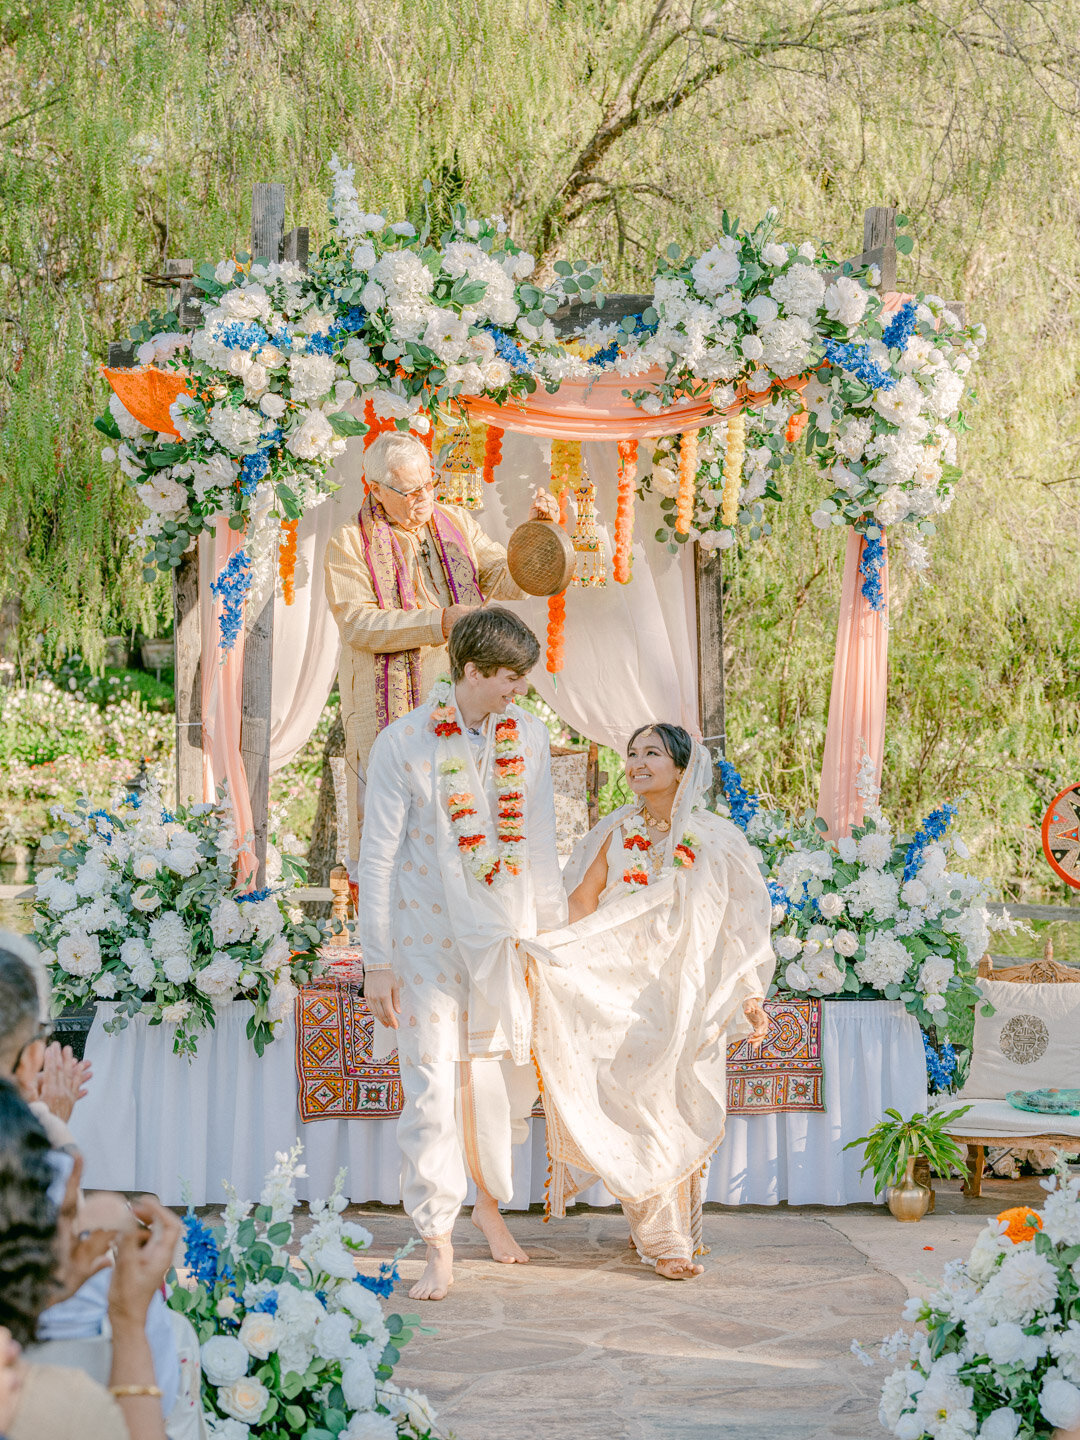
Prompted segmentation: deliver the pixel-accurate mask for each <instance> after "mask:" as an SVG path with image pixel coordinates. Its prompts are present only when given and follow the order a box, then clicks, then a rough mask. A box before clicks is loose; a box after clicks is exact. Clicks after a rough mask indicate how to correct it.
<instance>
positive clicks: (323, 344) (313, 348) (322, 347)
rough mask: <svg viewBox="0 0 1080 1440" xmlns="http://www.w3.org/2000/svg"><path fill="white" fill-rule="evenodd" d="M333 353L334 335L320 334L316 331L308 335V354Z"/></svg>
mask: <svg viewBox="0 0 1080 1440" xmlns="http://www.w3.org/2000/svg"><path fill="white" fill-rule="evenodd" d="M333 353H334V335H333V333H331V334H329V335H321V334H319V333H318V332H316V333H315V334H314V335H309V336H308V342H307V354H308V355H332V354H333Z"/></svg>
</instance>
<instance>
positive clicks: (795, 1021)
mask: <svg viewBox="0 0 1080 1440" xmlns="http://www.w3.org/2000/svg"><path fill="white" fill-rule="evenodd" d="M765 1013H766V1014H767V1015H768V1017H769V1031H768V1034H767V1035H766V1036H765V1039H764V1040H763V1041H762V1044H761V1051H760V1054H759V1053H757V1052H755V1051H753V1050H752V1049H751V1048H750V1042H749V1040H737V1041H736V1042H735V1043H734V1044H733V1045H729V1046H728V1053H727V1113H728V1114H729V1115H775V1114H777V1113H779V1112H783V1111H805V1110H824V1109H825V1101H824V1098H823V1093H822V1078H823V1073H824V1071H823V1066H822V1057H821V1001H820V1000H812V999H806V1000H766V1001H765Z"/></svg>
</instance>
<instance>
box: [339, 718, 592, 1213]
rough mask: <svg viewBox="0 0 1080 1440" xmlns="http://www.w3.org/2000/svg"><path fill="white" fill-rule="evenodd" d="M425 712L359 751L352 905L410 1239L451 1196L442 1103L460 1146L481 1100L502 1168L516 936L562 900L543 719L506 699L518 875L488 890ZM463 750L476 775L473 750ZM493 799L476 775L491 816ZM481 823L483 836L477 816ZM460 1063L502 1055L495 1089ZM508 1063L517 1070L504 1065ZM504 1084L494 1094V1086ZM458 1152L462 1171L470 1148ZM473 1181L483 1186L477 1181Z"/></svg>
mask: <svg viewBox="0 0 1080 1440" xmlns="http://www.w3.org/2000/svg"><path fill="white" fill-rule="evenodd" d="M431 708H432V707H431V706H430V705H421V706H419V707H418V708H417V709H416V710H413V711H410V713H409V714H408V715H405V716H403V717H402V718H401V719H400V720H396V721H394V723H393V724H392V725H389V726H387V728H386V729H385V730H383V731H382V733H381V734H380V735H379V736H378V738H377V739H376V741H375V744H374V745H373V746H372V750H371V757H370V760H369V764H368V772H367V773H368V791H367V801H366V808H365V819H364V831H363V837H362V844H361V851H360V866H359V884H360V901H359V906H358V912H359V929H360V943H361V946H362V948H363V952H364V964H365V967H368V968H371V967H386V966H389V967H390V968H391V969H392V970H393V971H394V974H395V976H396V977H397V979H398V981H399V982H400V986H401V1014H400V1016H399V1020H398V1024H399V1029H398V1030H397V1032H396V1033H395V1036H394V1038H395V1040H396V1042H397V1046H398V1055H399V1059H400V1061H401V1073H402V1084H403V1088H404V1090H405V1110H404V1112H403V1114H402V1117H401V1123H400V1126H399V1131H398V1135H399V1140H400V1142H401V1146H402V1153H403V1159H404V1171H403V1199H404V1201H405V1205H406V1208H407V1209H408V1210H409V1213H410V1214H411V1215H412V1216H413V1219H414V1221H415V1222H416V1225H417V1228H418V1230H419V1231H420V1233H421V1234H422V1235H424V1236H425V1237H426V1238H431V1237H432V1236H434V1235H437V1236H439V1237H440V1238H441V1237H442V1236H443V1235H444V1234H446V1233H447V1232H448V1231H449V1229H450V1228H451V1227H452V1224H453V1218H454V1215H456V1212H457V1209H458V1207H459V1206H460V1204H461V1202H462V1200H463V1199H464V1182H465V1173H464V1168H463V1166H462V1165H461V1164H460V1163H459V1157H460V1150H461V1147H460V1146H458V1150H457V1152H456V1153H453V1152H454V1146H455V1145H456V1144H457V1138H456V1137H457V1135H458V1124H457V1122H455V1119H454V1108H455V1097H456V1104H457V1108H458V1112H459V1117H460V1120H461V1129H462V1132H463V1133H462V1143H463V1144H465V1143H467V1142H468V1141H469V1139H470V1134H471V1130H470V1127H471V1125H472V1124H473V1122H474V1121H475V1123H476V1124H477V1125H479V1126H480V1127H481V1128H482V1127H483V1124H484V1116H485V1115H487V1114H490V1113H492V1111H491V1105H493V1106H494V1111H495V1112H497V1113H498V1115H499V1116H500V1119H499V1121H498V1128H499V1130H500V1133H502V1131H503V1130H505V1133H506V1137H507V1138H506V1152H507V1153H506V1155H505V1157H504V1158H505V1162H506V1163H505V1167H504V1166H503V1165H502V1164H501V1163H499V1164H498V1165H497V1167H496V1168H497V1169H498V1170H499V1172H500V1173H501V1172H502V1171H503V1170H504V1168H505V1174H506V1176H508V1175H509V1133H510V1131H509V1127H508V1126H506V1125H504V1124H503V1123H502V1120H503V1118H504V1112H505V1114H508V1115H509V1119H510V1120H511V1121H512V1120H513V1119H514V1118H518V1117H517V1113H516V1112H517V1110H518V1109H520V1107H521V1103H522V1098H523V1097H524V1096H525V1091H526V1089H530V1094H529V1096H528V1097H527V1098H526V1099H525V1100H524V1103H525V1104H526V1106H527V1104H528V1103H529V1101H530V1100H531V1096H532V1094H535V1089H536V1087H535V1080H534V1079H530V1077H531V1068H530V1069H525V1068H524V1067H526V1066H529V1065H530V1056H529V1047H530V1038H531V1034H530V1032H531V1023H530V1012H529V1003H528V996H527V992H526V990H525V955H524V951H523V950H519V949H518V946H517V943H516V942H517V939H518V938H528V937H531V936H535V935H536V934H537V932H538V931H539V930H547V929H552V928H555V927H557V926H559V925H561V924H563V923H564V922H565V917H566V897H565V892H564V890H563V886H562V877H561V872H560V869H559V861H558V854H557V851H556V847H555V801H554V795H553V791H552V783H551V763H550V745H549V740H548V733H547V728H546V726H544V725H543V724H542V723H541V722H540V721H539V720H537V719H535V718H534V717H533V716H531V715H529V714H528V712H527V711H525V710H522V709H520V708H518V707H517V706H510V707H509V708H508V710H507V715H508V716H512V717H513V718H514V719H515V720H516V721H517V724H518V734H519V736H520V740H521V753H522V755H523V757H524V760H525V787H524V788H525V838H526V859H527V863H526V866H525V869H524V873H523V874H522V876H521V877H519V879H517V880H515V881H512V882H511V883H510V884H508V885H506V886H504V887H501V888H499V889H498V890H495V891H488V890H485V889H482V888H481V887H482V884H483V882H482V881H478V880H477V879H476V878H475V877H474V876H473V875H472V874H471V872H469V871H468V870H467V869H466V867H465V866H464V865H463V863H462V857H461V853H460V851H459V850H458V848H457V843H456V839H455V836H454V833H453V830H452V828H451V825H450V819H449V815H448V813H447V810H446V805H445V801H444V799H443V796H442V795H441V794H440V790H439V776H438V741H437V739H436V737H435V735H434V734H433V733H432V731H431V728H430V724H429V721H430V716H431ZM494 719H495V717H494V716H492V717H489V724H493V723H494ZM470 743H472V742H470ZM473 754H474V758H475V760H476V762H477V768H478V769H479V766H480V763H481V758H482V754H483V749H482V747H480V748H474V749H473ZM495 793H496V792H495V788H494V784H493V783H492V781H491V779H490V778H489V780H488V784H487V797H488V805H489V807H490V811H491V815H492V816H494V815H495V814H496V806H495ZM482 818H483V819H488V817H487V816H482ZM487 828H488V833H489V835H490V836H491V837H492V838H494V824H493V823H492V822H491V821H490V820H489V823H488V826H487ZM466 1061H473V1062H490V1061H503V1062H506V1063H505V1064H504V1066H503V1070H504V1083H498V1082H497V1081H493V1076H494V1074H495V1072H494V1070H492V1069H491V1068H490V1067H489V1065H488V1064H487V1063H474V1064H473V1065H471V1066H468V1067H465V1066H462V1064H461V1062H466ZM511 1064H513V1065H516V1066H517V1067H520V1073H518V1074H516V1075H514V1074H512V1073H510V1065H511ZM526 1080H529V1082H530V1084H529V1085H528V1086H526V1085H525V1081H526ZM515 1089H516V1090H517V1092H518V1093H517V1096H514V1095H513V1094H511V1097H510V1100H509V1102H508V1101H507V1091H508V1090H510V1091H511V1092H512V1091H514V1090H515ZM485 1096H486V1097H488V1099H489V1101H490V1104H489V1103H488V1101H485ZM508 1105H509V1108H508V1109H507V1106H508ZM526 1113H527V1110H526ZM500 1146H501V1142H500ZM468 1158H469V1162H470V1168H472V1169H474V1171H475V1162H474V1156H473V1154H472V1153H470V1154H469V1156H468ZM474 1178H476V1179H480V1177H479V1176H476V1175H475V1173H474ZM486 1178H487V1175H486V1173H485V1179H486ZM485 1188H487V1189H488V1190H489V1191H490V1193H495V1191H494V1190H492V1187H491V1185H490V1184H486V1185H485ZM496 1198H499V1199H509V1194H506V1195H497V1197H496Z"/></svg>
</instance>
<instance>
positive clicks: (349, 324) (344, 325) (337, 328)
mask: <svg viewBox="0 0 1080 1440" xmlns="http://www.w3.org/2000/svg"><path fill="white" fill-rule="evenodd" d="M363 328H364V311H363V310H361V309H360V307H359V305H353V306H351V307H350V309H348V310H346V311H345V314H344V315H339V316H338V318H337V319H336V320H335V321H334V323H333V325H331V326H330V336H331V338H332V339H334V340H337V339H338V338H339V337H340V336H342V335H355V334H356V332H357V331H358V330H362V329H363Z"/></svg>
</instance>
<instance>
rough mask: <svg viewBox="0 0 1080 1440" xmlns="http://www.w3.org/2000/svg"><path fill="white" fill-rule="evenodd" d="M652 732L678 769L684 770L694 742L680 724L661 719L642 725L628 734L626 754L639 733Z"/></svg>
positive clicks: (688, 762) (646, 733)
mask: <svg viewBox="0 0 1080 1440" xmlns="http://www.w3.org/2000/svg"><path fill="white" fill-rule="evenodd" d="M650 733H651V734H653V735H655V736H656V738H657V739H658V740H659V741H660V744H661V745H662V746H663V747H664V749H665V751H666V752H667V754H668V755H670V756H671V758H672V760H674V761H675V764H676V766H677V767H678V769H680V770H685V769H686V767H687V766H688V765H689V764H690V756H691V754H692V753H693V749H694V742H693V741H692V740H691V739H690V736H689V735H688V734H687V733H686V731H685V730H684V729H683V728H682V726H681V725H668V724H666V723H665V722H663V721H661V722H660V723H659V724H656V725H642V726H640V727H639V728H638V729H637V730H635V731H634V733H633V734H632V735H631V736H630V744H629V745H627V747H626V753H627V755H629V754H630V746H631V745H633V743H634V741H635V740H636V739H637V738H638V736H639V735H648V734H650Z"/></svg>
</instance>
